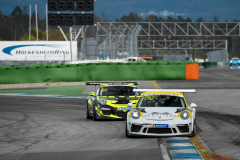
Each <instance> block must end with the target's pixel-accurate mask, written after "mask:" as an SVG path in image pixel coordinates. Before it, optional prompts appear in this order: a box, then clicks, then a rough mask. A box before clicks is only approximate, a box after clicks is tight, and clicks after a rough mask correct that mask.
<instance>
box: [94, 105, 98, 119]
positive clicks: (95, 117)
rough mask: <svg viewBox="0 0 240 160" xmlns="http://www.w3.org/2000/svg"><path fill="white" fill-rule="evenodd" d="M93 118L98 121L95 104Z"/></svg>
mask: <svg viewBox="0 0 240 160" xmlns="http://www.w3.org/2000/svg"><path fill="white" fill-rule="evenodd" d="M93 120H94V121H98V119H97V115H96V110H95V106H94V107H93Z"/></svg>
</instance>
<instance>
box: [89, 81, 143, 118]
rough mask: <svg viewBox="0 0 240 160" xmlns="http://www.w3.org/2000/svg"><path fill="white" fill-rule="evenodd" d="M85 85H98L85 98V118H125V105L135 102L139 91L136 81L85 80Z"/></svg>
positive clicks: (126, 108) (126, 109)
mask: <svg viewBox="0 0 240 160" xmlns="http://www.w3.org/2000/svg"><path fill="white" fill-rule="evenodd" d="M86 85H95V86H96V85H98V86H99V88H98V89H97V91H96V92H91V93H90V94H89V96H88V98H87V107H86V117H87V119H93V120H95V121H96V120H99V119H126V117H127V112H128V111H129V110H131V108H129V107H128V106H127V104H128V103H129V102H130V103H132V104H136V102H137V100H138V98H139V96H140V93H138V92H133V89H137V85H138V83H137V82H103V83H99V82H86Z"/></svg>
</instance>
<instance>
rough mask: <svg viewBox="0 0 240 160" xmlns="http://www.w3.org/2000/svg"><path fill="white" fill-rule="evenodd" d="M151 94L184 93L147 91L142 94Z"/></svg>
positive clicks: (177, 93) (176, 93)
mask: <svg viewBox="0 0 240 160" xmlns="http://www.w3.org/2000/svg"><path fill="white" fill-rule="evenodd" d="M149 94H175V95H180V96H183V94H182V93H179V92H145V93H143V94H142V95H149Z"/></svg>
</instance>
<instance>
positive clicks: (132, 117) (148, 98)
mask: <svg viewBox="0 0 240 160" xmlns="http://www.w3.org/2000/svg"><path fill="white" fill-rule="evenodd" d="M133 91H134V92H145V93H142V94H141V96H140V98H139V100H138V102H137V104H136V106H133V104H132V103H128V107H132V110H131V111H129V112H128V114H127V120H126V137H133V136H154V137H156V136H157V137H169V136H182V135H184V136H194V135H195V133H196V109H195V108H196V107H197V105H196V104H194V103H191V104H190V106H188V105H187V102H186V100H185V98H184V96H183V94H182V93H186V92H188V93H195V90H159V89H155V90H153V89H134V90H133ZM146 91H147V92H146Z"/></svg>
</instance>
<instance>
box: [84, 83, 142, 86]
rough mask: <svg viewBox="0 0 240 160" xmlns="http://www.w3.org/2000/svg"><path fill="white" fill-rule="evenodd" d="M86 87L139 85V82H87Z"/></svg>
mask: <svg viewBox="0 0 240 160" xmlns="http://www.w3.org/2000/svg"><path fill="white" fill-rule="evenodd" d="M86 85H132V86H135V85H138V82H86Z"/></svg>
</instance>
